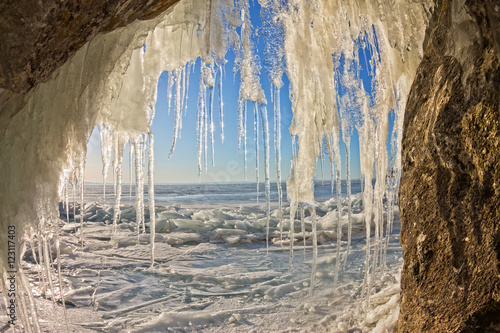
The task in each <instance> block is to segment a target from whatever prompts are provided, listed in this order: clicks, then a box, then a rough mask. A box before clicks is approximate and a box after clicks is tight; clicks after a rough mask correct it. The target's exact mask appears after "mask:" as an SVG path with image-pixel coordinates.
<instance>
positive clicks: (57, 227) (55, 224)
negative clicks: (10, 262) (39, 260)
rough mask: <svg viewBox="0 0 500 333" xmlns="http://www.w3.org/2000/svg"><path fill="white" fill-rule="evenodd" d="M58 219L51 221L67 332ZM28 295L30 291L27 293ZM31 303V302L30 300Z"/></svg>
mask: <svg viewBox="0 0 500 333" xmlns="http://www.w3.org/2000/svg"><path fill="white" fill-rule="evenodd" d="M58 220H59V219H58V218H52V221H53V223H54V226H55V234H56V256H57V277H58V279H59V294H60V296H61V302H62V306H63V314H64V322H65V324H66V329H67V331H68V332H69V325H68V315H67V313H66V300H65V299H64V292H63V284H62V275H61V247H60V241H59V221H58ZM27 292H28V293H30V290H28V291H27ZM30 303H31V300H30Z"/></svg>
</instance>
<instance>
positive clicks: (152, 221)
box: [148, 131, 156, 267]
mask: <svg viewBox="0 0 500 333" xmlns="http://www.w3.org/2000/svg"><path fill="white" fill-rule="evenodd" d="M148 142H149V147H148V203H149V233H150V236H151V238H150V239H151V240H150V242H151V267H153V266H154V264H155V231H156V212H155V185H154V137H153V132H151V131H150V132H149V133H148Z"/></svg>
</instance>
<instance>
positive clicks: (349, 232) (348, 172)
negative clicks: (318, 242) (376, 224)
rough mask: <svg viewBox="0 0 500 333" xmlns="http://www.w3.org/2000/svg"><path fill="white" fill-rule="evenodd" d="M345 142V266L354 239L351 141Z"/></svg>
mask: <svg viewBox="0 0 500 333" xmlns="http://www.w3.org/2000/svg"><path fill="white" fill-rule="evenodd" d="M344 143H345V161H346V162H345V171H346V185H347V225H348V227H347V228H348V230H347V249H346V255H345V260H344V267H345V266H346V264H347V258H348V257H349V251H350V249H351V239H352V197H351V170H350V166H349V141H348V142H344Z"/></svg>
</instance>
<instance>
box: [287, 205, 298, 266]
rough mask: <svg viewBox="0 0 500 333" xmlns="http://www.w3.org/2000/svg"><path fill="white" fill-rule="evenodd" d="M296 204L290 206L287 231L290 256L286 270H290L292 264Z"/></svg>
mask: <svg viewBox="0 0 500 333" xmlns="http://www.w3.org/2000/svg"><path fill="white" fill-rule="evenodd" d="M296 210H297V204H290V229H289V231H288V239H289V240H290V255H289V257H288V270H289V271H291V270H292V263H293V241H294V240H295V212H296Z"/></svg>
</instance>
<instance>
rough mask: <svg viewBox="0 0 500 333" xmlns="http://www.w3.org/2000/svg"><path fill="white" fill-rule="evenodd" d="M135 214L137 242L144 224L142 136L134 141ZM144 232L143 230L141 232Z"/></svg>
mask: <svg viewBox="0 0 500 333" xmlns="http://www.w3.org/2000/svg"><path fill="white" fill-rule="evenodd" d="M134 148H135V184H136V185H135V212H136V220H137V221H136V222H137V239H138V240H139V234H140V228H141V225H143V223H144V183H143V168H142V151H143V142H142V136H139V137H137V138H136V139H135V142H134ZM143 232H144V230H143Z"/></svg>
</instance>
